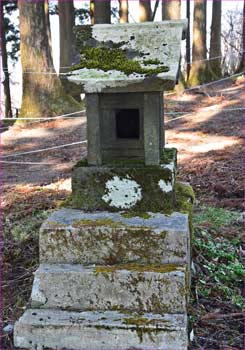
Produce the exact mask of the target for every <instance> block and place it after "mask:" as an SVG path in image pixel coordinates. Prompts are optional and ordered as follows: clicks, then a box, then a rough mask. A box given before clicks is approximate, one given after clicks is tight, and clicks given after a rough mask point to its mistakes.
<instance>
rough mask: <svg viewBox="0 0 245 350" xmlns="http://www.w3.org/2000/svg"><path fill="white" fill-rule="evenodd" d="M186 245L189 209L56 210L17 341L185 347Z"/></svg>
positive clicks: (104, 347)
mask: <svg viewBox="0 0 245 350" xmlns="http://www.w3.org/2000/svg"><path fill="white" fill-rule="evenodd" d="M189 246H190V234H189V223H188V215H186V214H181V213H172V214H171V215H169V216H165V215H163V214H159V213H150V212H149V213H146V214H145V215H144V217H141V216H132V217H131V216H128V215H124V214H123V213H110V212H100V213H98V212H95V213H85V212H82V211H80V210H74V209H60V210H59V211H57V212H55V213H53V214H52V215H51V216H50V217H49V218H48V220H46V222H45V223H44V224H43V226H42V228H41V231H40V261H41V265H40V266H39V268H38V270H37V271H36V273H35V278H34V282H33V288H32V294H31V300H30V309H28V310H27V311H26V312H25V313H24V315H23V316H22V317H21V318H20V320H19V321H18V322H17V323H16V325H15V330H14V341H15V346H16V347H22V348H29V349H37V350H39V349H40V350H41V349H46V348H47V349H56V350H61V349H70V350H72V349H74V350H76V349H79V350H83V349H84V350H85V349H86V350H115V349H117V350H118V349H119V350H120V349H121V350H129V349H141V350H145V349H147V350H158V349H159V350H160V349H161V350H173V349H174V350H186V349H187V343H188V337H187V316H186V306H187V301H188V285H189V282H188V281H189V275H190V272H189V269H190V254H189Z"/></svg>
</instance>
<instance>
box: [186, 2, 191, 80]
mask: <svg viewBox="0 0 245 350" xmlns="http://www.w3.org/2000/svg"><path fill="white" fill-rule="evenodd" d="M186 18H187V20H188V24H187V29H186V62H187V64H186V80H187V81H188V79H189V76H190V69H191V64H190V62H191V35H190V22H191V6H190V0H186Z"/></svg>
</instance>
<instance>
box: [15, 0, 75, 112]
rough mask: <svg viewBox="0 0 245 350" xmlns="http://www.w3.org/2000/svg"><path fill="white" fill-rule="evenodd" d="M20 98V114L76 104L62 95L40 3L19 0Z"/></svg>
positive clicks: (60, 109)
mask: <svg viewBox="0 0 245 350" xmlns="http://www.w3.org/2000/svg"><path fill="white" fill-rule="evenodd" d="M18 7H19V16H20V38H21V63H22V71H23V97H22V104H21V111H20V116H23V117H26V118H28V117H33V118H35V117H44V116H48V117H50V116H52V115H57V114H62V113H69V112H73V111H75V110H77V109H78V108H80V105H79V104H78V103H77V102H76V101H75V100H74V99H73V98H72V97H71V96H68V95H66V94H65V92H64V89H63V87H62V85H61V82H60V80H59V78H58V77H57V75H56V73H55V70H54V67H53V61H52V54H51V47H50V42H49V32H50V28H48V24H49V23H48V21H47V13H46V12H45V3H44V2H27V1H23V0H19V2H18Z"/></svg>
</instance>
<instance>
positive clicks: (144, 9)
mask: <svg viewBox="0 0 245 350" xmlns="http://www.w3.org/2000/svg"><path fill="white" fill-rule="evenodd" d="M139 10H140V15H139V21H140V22H146V21H151V20H152V11H151V1H150V0H139Z"/></svg>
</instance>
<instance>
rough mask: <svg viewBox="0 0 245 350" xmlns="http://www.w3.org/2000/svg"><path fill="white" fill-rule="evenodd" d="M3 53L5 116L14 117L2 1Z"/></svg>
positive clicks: (0, 8)
mask: <svg viewBox="0 0 245 350" xmlns="http://www.w3.org/2000/svg"><path fill="white" fill-rule="evenodd" d="M0 12H1V53H2V66H3V69H4V82H3V88H4V109H5V111H4V116H5V118H7V117H8V118H12V117H13V113H12V108H11V95H10V86H9V71H8V55H7V49H6V37H5V30H4V16H3V2H2V1H1V7H0Z"/></svg>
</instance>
